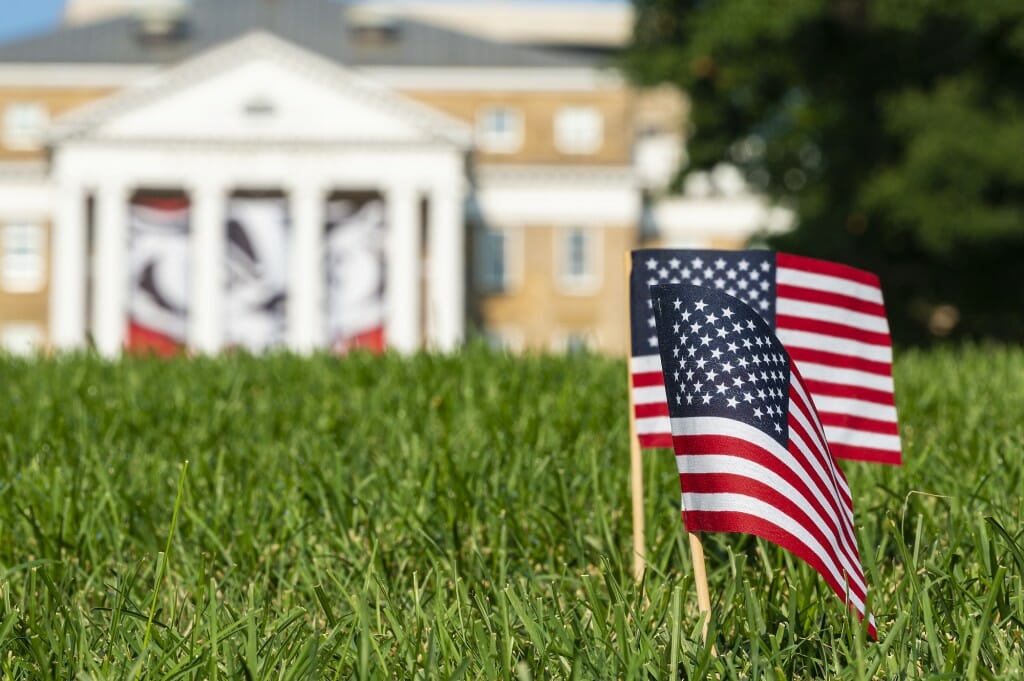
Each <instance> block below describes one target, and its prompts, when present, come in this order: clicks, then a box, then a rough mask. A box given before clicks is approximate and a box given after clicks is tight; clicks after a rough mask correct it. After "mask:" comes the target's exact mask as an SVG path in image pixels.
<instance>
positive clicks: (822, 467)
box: [651, 284, 875, 636]
mask: <svg viewBox="0 0 1024 681" xmlns="http://www.w3.org/2000/svg"><path fill="white" fill-rule="evenodd" d="M651 296H652V300H653V305H652V310H653V312H654V315H655V320H656V322H655V324H656V329H655V331H656V335H657V337H658V351H659V354H660V356H661V363H662V367H663V370H662V373H663V376H664V382H665V392H666V394H667V395H668V410H669V417H670V427H671V432H672V445H673V448H674V449H675V453H676V465H677V467H678V469H679V483H680V486H681V488H682V504H683V519H684V522H685V524H686V529H687V530H688V531H690V532H745V533H749V534H753V535H756V536H759V537H762V538H763V539H766V540H768V541H770V542H772V543H774V544H777V545H779V546H781V547H782V548H784V549H786V550H787V551H790V552H791V553H793V554H794V555H796V556H797V557H799V558H800V559H801V560H803V561H805V562H806V563H807V564H808V565H810V566H811V567H812V568H814V569H815V570H816V571H817V572H818V573H819V574H820V575H821V576H822V577H823V578H824V579H825V581H826V582H827V583H828V585H829V586H830V587H831V588H832V590H833V591H835V593H836V594H837V595H838V596H839V598H841V599H842V600H843V601H844V602H845V603H847V604H848V605H849V606H851V607H853V608H854V609H855V610H856V611H857V612H858V613H859V614H860V615H861V617H868V623H869V628H870V630H871V634H872V636H874V635H875V630H874V619H873V618H872V617H871V616H870V615H869V614H868V612H867V609H866V605H865V603H866V600H867V585H866V583H865V580H864V570H863V568H862V567H861V562H860V553H859V551H858V548H857V539H856V534H855V532H854V527H853V501H852V498H851V496H850V490H849V487H848V486H847V484H846V479H845V478H844V476H843V473H842V471H841V470H840V469H839V467H838V466H837V465H836V462H835V459H833V457H832V454H831V452H830V451H829V446H828V443H827V442H826V440H825V437H824V433H823V430H822V425H821V421H820V420H819V418H818V414H817V412H816V411H815V408H814V404H813V402H812V401H811V398H810V396H809V394H808V390H807V387H806V385H805V384H804V381H803V380H802V378H801V376H800V372H799V371H798V370H797V368H796V366H795V364H794V363H793V362H792V360H791V358H790V356H789V354H788V353H787V352H786V350H785V348H784V347H783V346H782V343H781V342H779V340H778V338H776V337H775V335H774V333H773V332H772V329H771V327H770V326H768V324H767V323H766V322H765V321H764V319H763V318H762V317H761V316H760V315H759V314H758V313H757V312H755V311H754V310H753V309H752V308H751V307H749V306H748V305H746V304H744V303H743V302H742V301H740V300H738V299H736V298H733V297H732V296H729V295H727V294H725V293H722V292H719V291H716V290H714V289H710V290H709V289H706V288H703V287H697V286H692V285H689V284H662V285H657V286H654V287H653V288H652V289H651Z"/></svg>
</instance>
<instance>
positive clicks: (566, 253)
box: [558, 228, 601, 293]
mask: <svg viewBox="0 0 1024 681" xmlns="http://www.w3.org/2000/svg"><path fill="white" fill-rule="evenodd" d="M560 241H561V243H560V246H559V248H558V262H559V264H558V267H559V272H558V274H559V277H558V278H559V281H560V283H561V284H562V287H563V288H564V289H567V290H568V292H570V293H592V292H593V291H594V290H595V289H596V288H597V287H598V286H599V285H600V283H601V279H600V274H599V272H600V263H599V256H600V253H599V246H600V234H598V233H597V232H595V231H593V230H586V229H581V228H576V229H570V230H566V231H563V232H562V233H561V238H560Z"/></svg>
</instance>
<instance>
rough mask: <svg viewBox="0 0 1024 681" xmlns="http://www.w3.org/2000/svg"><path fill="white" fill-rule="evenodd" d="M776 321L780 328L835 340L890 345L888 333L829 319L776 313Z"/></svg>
mask: <svg viewBox="0 0 1024 681" xmlns="http://www.w3.org/2000/svg"><path fill="white" fill-rule="evenodd" d="M780 302H781V301H780ZM775 323H776V324H777V328H779V329H786V330H787V331H790V330H792V331H804V332H807V333H816V334H820V335H823V336H825V337H827V338H829V339H831V340H832V341H833V342H834V341H835V340H837V339H842V340H852V341H857V342H858V343H868V344H870V345H880V346H883V347H884V346H887V345H889V334H888V333H881V332H877V331H866V330H864V329H858V328H854V327H851V326H847V325H845V324H836V323H834V322H831V321H828V320H822V319H808V318H806V317H796V316H792V315H782V314H777V315H775ZM826 347H827V346H826ZM891 351H892V348H891V347H890V352H891Z"/></svg>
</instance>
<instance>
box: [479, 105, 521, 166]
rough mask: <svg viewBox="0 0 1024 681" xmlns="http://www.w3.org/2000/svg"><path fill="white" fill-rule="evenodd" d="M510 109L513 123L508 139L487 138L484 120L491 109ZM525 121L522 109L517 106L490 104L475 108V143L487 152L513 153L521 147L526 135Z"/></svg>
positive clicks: (487, 133)
mask: <svg viewBox="0 0 1024 681" xmlns="http://www.w3.org/2000/svg"><path fill="white" fill-rule="evenodd" d="M502 110H505V111H510V112H511V113H512V114H513V119H514V122H515V125H514V126H513V128H512V130H511V131H510V132H509V133H508V139H498V140H495V139H494V138H493V137H491V138H490V139H488V136H489V134H490V133H489V131H488V130H487V129H486V128H485V127H484V121H486V120H487V117H488V114H490V113H491V112H492V111H502ZM525 127H526V123H525V121H524V120H523V110H522V109H520V108H519V107H517V106H510V105H499V104H495V105H490V106H484V107H481V108H480V109H478V110H477V114H476V145H477V147H478V148H479V149H480V151H483V152H486V153H488V154H514V153H516V152H517V151H519V150H520V149H522V148H523V140H524V138H525V136H526V132H525Z"/></svg>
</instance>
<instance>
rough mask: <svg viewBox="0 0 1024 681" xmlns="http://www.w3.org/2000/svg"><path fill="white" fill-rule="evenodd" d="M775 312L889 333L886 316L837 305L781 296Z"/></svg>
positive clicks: (777, 301)
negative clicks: (855, 310)
mask: <svg viewBox="0 0 1024 681" xmlns="http://www.w3.org/2000/svg"><path fill="white" fill-rule="evenodd" d="M775 314H777V315H788V316H790V317H801V318H803V319H815V320H819V321H823V322H831V323H833V324H842V325H843V326H848V327H850V328H851V329H862V330H864V331H871V332H873V333H885V334H888V333H889V322H888V321H886V319H885V317H880V316H879V315H875V314H864V313H863V312H854V311H853V310H847V309H846V308H842V307H838V306H836V305H826V304H824V303H808V302H807V301H804V300H793V299H791V298H779V299H778V300H776V301H775Z"/></svg>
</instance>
